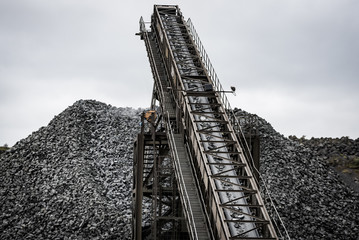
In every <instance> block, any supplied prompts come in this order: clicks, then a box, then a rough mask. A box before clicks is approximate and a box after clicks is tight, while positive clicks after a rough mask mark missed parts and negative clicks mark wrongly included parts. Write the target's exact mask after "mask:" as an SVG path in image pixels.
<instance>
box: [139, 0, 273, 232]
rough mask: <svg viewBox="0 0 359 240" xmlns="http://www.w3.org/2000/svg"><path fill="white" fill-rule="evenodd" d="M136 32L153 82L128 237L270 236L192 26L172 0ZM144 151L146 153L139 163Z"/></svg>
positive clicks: (222, 98) (264, 213) (246, 164)
mask: <svg viewBox="0 0 359 240" xmlns="http://www.w3.org/2000/svg"><path fill="white" fill-rule="evenodd" d="M139 35H140V36H141V39H143V40H144V41H145V45H146V49H147V53H148V57H149V61H150V66H151V70H152V73H153V76H154V88H153V96H152V102H151V110H152V111H151V114H150V115H146V116H145V115H144V117H143V121H142V124H143V125H142V130H141V133H140V134H139V137H138V140H137V142H136V143H135V157H134V176H135V177H136V178H135V180H134V187H133V202H134V213H133V219H134V221H133V226H134V227H133V233H134V239H142V238H143V239H145V237H146V236H147V237H149V238H151V239H165V238H170V239H188V238H189V239H277V235H276V232H275V230H274V227H273V225H272V222H271V219H270V217H269V215H268V213H267V211H266V208H265V206H264V204H263V200H262V198H261V195H260V191H259V189H258V186H257V183H256V181H255V177H254V173H253V171H252V168H251V164H252V163H251V162H250V161H249V159H248V157H247V156H246V154H245V153H246V151H244V150H243V148H242V147H243V144H241V142H240V140H241V139H240V138H239V137H238V136H237V131H238V128H239V123H238V120H237V119H236V118H235V117H234V115H233V114H232V113H231V112H230V111H231V109H230V107H229V103H228V101H227V99H226V97H225V95H224V91H223V89H222V86H221V85H220V83H219V81H218V78H217V76H216V74H215V72H214V70H213V68H212V66H211V65H210V62H209V59H208V57H207V55H206V54H205V52H204V49H203V47H202V45H201V43H200V40H199V38H198V36H197V34H196V32H195V30H194V27H193V25H192V24H191V23H190V22H189V21H185V20H184V18H183V16H182V13H181V12H180V10H179V8H178V7H177V6H168V5H155V6H154V13H153V15H152V19H151V25H150V29H147V28H146V25H145V23H144V21H143V20H142V18H141V20H140V33H139ZM145 119H147V121H146V120H145ZM146 137H147V141H145V140H143V139H146ZM146 149H147V150H148V151H146ZM146 156H150V157H148V158H149V159H153V160H148V161H147V164H145V162H146V160H145V159H146ZM166 162H168V163H167V164H165V165H163V164H164V163H166ZM164 166H165V168H164ZM164 169H165V170H164ZM169 187H170V189H171V191H172V192H171V194H168V192H166V189H168V188H169ZM144 197H147V198H148V199H149V200H147V202H146V200H145V198H144ZM149 205H150V208H151V214H150V217H147V218H146V216H142V209H143V206H149ZM145 218H146V219H147V220H146V219H145ZM148 219H150V220H148ZM146 221H147V222H146ZM145 235H146V236H145Z"/></svg>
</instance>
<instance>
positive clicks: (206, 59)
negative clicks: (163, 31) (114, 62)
mask: <svg viewBox="0 0 359 240" xmlns="http://www.w3.org/2000/svg"><path fill="white" fill-rule="evenodd" d="M186 25H187V30H188V31H189V34H190V36H191V37H192V40H193V42H194V43H195V45H196V47H197V50H198V53H199V55H200V58H201V60H202V63H203V65H204V67H205V69H206V71H207V73H208V75H209V77H210V80H211V81H212V85H213V88H214V89H215V91H216V92H217V93H218V96H219V100H220V101H221V103H222V104H223V106H224V108H225V111H226V113H227V115H228V118H229V120H230V121H231V124H232V127H233V130H234V131H235V132H236V133H239V134H240V135H241V137H240V138H238V141H239V142H240V144H241V147H242V148H244V149H246V151H244V153H245V154H246V156H247V159H248V160H250V161H251V163H252V164H250V168H251V170H252V171H253V172H257V173H258V175H259V178H261V179H262V180H263V181H262V182H263V185H264V188H265V190H266V193H265V195H266V196H267V197H268V198H269V199H270V206H269V207H272V208H273V211H272V212H273V213H274V214H275V215H276V216H275V218H276V219H278V222H279V225H280V226H276V228H277V229H278V230H279V229H282V230H283V231H284V232H285V233H284V234H283V235H282V234H281V233H280V232H279V234H280V235H282V236H283V238H282V239H290V237H289V235H288V232H287V229H286V227H285V225H284V223H283V221H282V219H281V217H280V216H279V213H278V211H277V208H276V207H275V205H274V202H273V201H272V198H271V196H270V194H269V191H268V188H267V186H266V185H265V181H264V179H263V177H262V176H261V174H260V172H259V170H258V169H257V168H255V167H254V166H255V165H254V160H253V157H252V155H251V154H250V148H249V145H248V143H247V142H246V140H245V135H244V132H243V130H242V128H241V125H240V121H239V120H238V118H237V116H236V114H235V112H234V111H233V109H232V107H231V105H230V103H229V101H228V98H227V96H226V94H225V92H226V91H224V89H223V87H222V84H221V83H220V81H219V78H218V76H217V73H216V72H215V70H214V68H213V66H212V63H211V61H210V59H209V57H208V54H207V52H206V51H205V49H204V47H203V44H202V42H201V40H200V38H199V36H198V34H197V31H196V29H195V28H194V26H193V23H192V20H191V19H188V20H187V21H186ZM242 139H243V140H242ZM255 180H256V179H255ZM256 182H257V185H258V186H259V182H258V181H257V180H256ZM262 194H263V192H262ZM274 224H275V225H276V223H274Z"/></svg>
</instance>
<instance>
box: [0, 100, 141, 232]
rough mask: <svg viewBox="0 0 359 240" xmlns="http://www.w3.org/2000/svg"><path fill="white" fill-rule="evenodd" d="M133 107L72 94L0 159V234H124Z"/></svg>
mask: <svg viewBox="0 0 359 240" xmlns="http://www.w3.org/2000/svg"><path fill="white" fill-rule="evenodd" d="M138 115H139V111H135V110H133V109H129V108H115V107H111V106H109V105H106V104H103V103H99V102H96V101H91V100H90V101H78V102H76V103H75V104H74V105H73V106H71V107H69V108H67V109H66V110H65V111H64V112H62V113H61V114H60V115H58V116H56V117H55V118H54V119H53V120H52V121H51V122H50V124H49V125H48V126H47V127H43V128H40V129H39V130H38V131H37V132H34V133H33V134H31V135H30V136H29V137H28V138H26V139H24V140H21V141H19V142H18V143H17V144H16V145H15V146H14V147H13V148H11V150H10V151H8V152H6V153H4V154H2V155H1V158H0V196H1V199H0V207H1V213H0V214H1V215H0V216H1V225H0V239H130V238H131V218H132V213H131V201H132V198H131V188H132V147H133V144H132V143H133V140H134V138H135V135H136V134H137V132H138V126H139V118H138V117H137V116H138Z"/></svg>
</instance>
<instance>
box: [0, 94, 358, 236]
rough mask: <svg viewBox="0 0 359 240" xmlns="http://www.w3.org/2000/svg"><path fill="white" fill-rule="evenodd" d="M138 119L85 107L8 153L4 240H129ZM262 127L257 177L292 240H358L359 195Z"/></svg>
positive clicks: (318, 157)
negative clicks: (259, 164)
mask: <svg viewBox="0 0 359 240" xmlns="http://www.w3.org/2000/svg"><path fill="white" fill-rule="evenodd" d="M140 112H141V110H134V109H131V108H116V107H112V106H110V105H106V104H104V103H100V102H97V101H94V100H86V101H84V100H80V101H78V102H76V103H75V104H74V105H72V106H70V107H69V108H67V109H66V110H65V111H63V112H62V113H61V114H59V115H58V116H56V117H55V118H54V119H53V120H52V121H51V122H50V123H49V125H48V126H46V127H42V128H40V129H39V130H38V131H36V132H34V133H33V134H31V135H30V136H29V137H28V138H26V139H23V140H21V141H19V142H18V143H17V144H16V145H15V146H14V147H12V148H11V149H10V150H8V151H7V152H5V153H3V154H1V155H0V207H1V213H0V216H1V225H0V239H131V217H132V215H131V211H132V210H131V201H132V199H131V190H132V155H133V152H132V151H133V150H132V147H133V141H134V140H135V137H136V135H137V133H138V131H139V127H140V126H139V121H140V120H139V114H140ZM237 113H238V114H240V115H243V114H247V115H250V114H248V113H246V112H244V111H240V110H237ZM257 118H258V124H257V126H256V127H257V128H258V129H259V132H260V134H261V141H262V142H261V169H260V171H261V174H262V177H263V179H264V181H265V182H266V185H267V187H268V189H269V191H270V192H271V195H272V198H273V199H274V202H275V203H276V207H277V210H278V212H279V213H280V215H281V217H282V220H283V222H284V223H285V224H286V227H287V229H288V232H289V235H290V236H291V238H292V239H358V232H359V228H358V226H359V217H358V216H359V214H358V212H359V209H358V207H359V202H358V199H359V196H358V194H357V193H355V192H353V191H352V190H350V188H348V187H347V186H346V185H345V184H344V183H343V182H341V181H340V179H339V178H338V176H337V174H336V173H335V172H334V171H333V170H332V169H331V168H330V167H329V166H328V165H327V164H326V163H325V161H323V159H322V158H323V154H322V153H320V154H318V153H317V152H316V151H313V150H310V149H309V148H307V147H305V146H304V145H303V144H300V143H298V142H297V141H292V140H290V139H288V138H285V137H284V136H282V135H281V134H279V133H277V132H276V131H275V130H274V129H273V128H272V127H271V125H270V124H269V123H268V122H266V121H265V120H264V119H261V118H259V117H257ZM348 151H349V150H348Z"/></svg>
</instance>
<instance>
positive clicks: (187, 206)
mask: <svg viewBox="0 0 359 240" xmlns="http://www.w3.org/2000/svg"><path fill="white" fill-rule="evenodd" d="M165 115H166V117H167V120H166V121H165V122H166V128H167V131H166V132H167V137H168V139H169V145H170V149H173V150H174V151H172V153H174V155H175V156H173V160H174V163H175V165H176V167H177V172H179V175H180V176H178V177H179V179H177V180H178V181H179V183H180V184H178V185H179V188H180V189H181V191H182V196H183V198H184V199H183V203H182V204H183V207H184V209H186V212H187V214H188V216H189V217H190V219H189V221H188V222H189V224H190V225H192V226H193V229H194V231H191V235H192V239H198V235H197V231H196V229H197V228H196V222H195V221H194V217H193V214H192V213H193V210H192V207H191V204H189V202H190V200H189V197H188V193H187V190H186V188H185V187H183V186H184V185H185V182H184V179H183V174H182V170H181V168H180V166H179V165H180V163H179V156H178V151H177V147H176V144H175V140H174V136H173V129H172V127H171V124H170V120H169V119H170V116H169V113H168V111H167V112H166V113H165Z"/></svg>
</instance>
